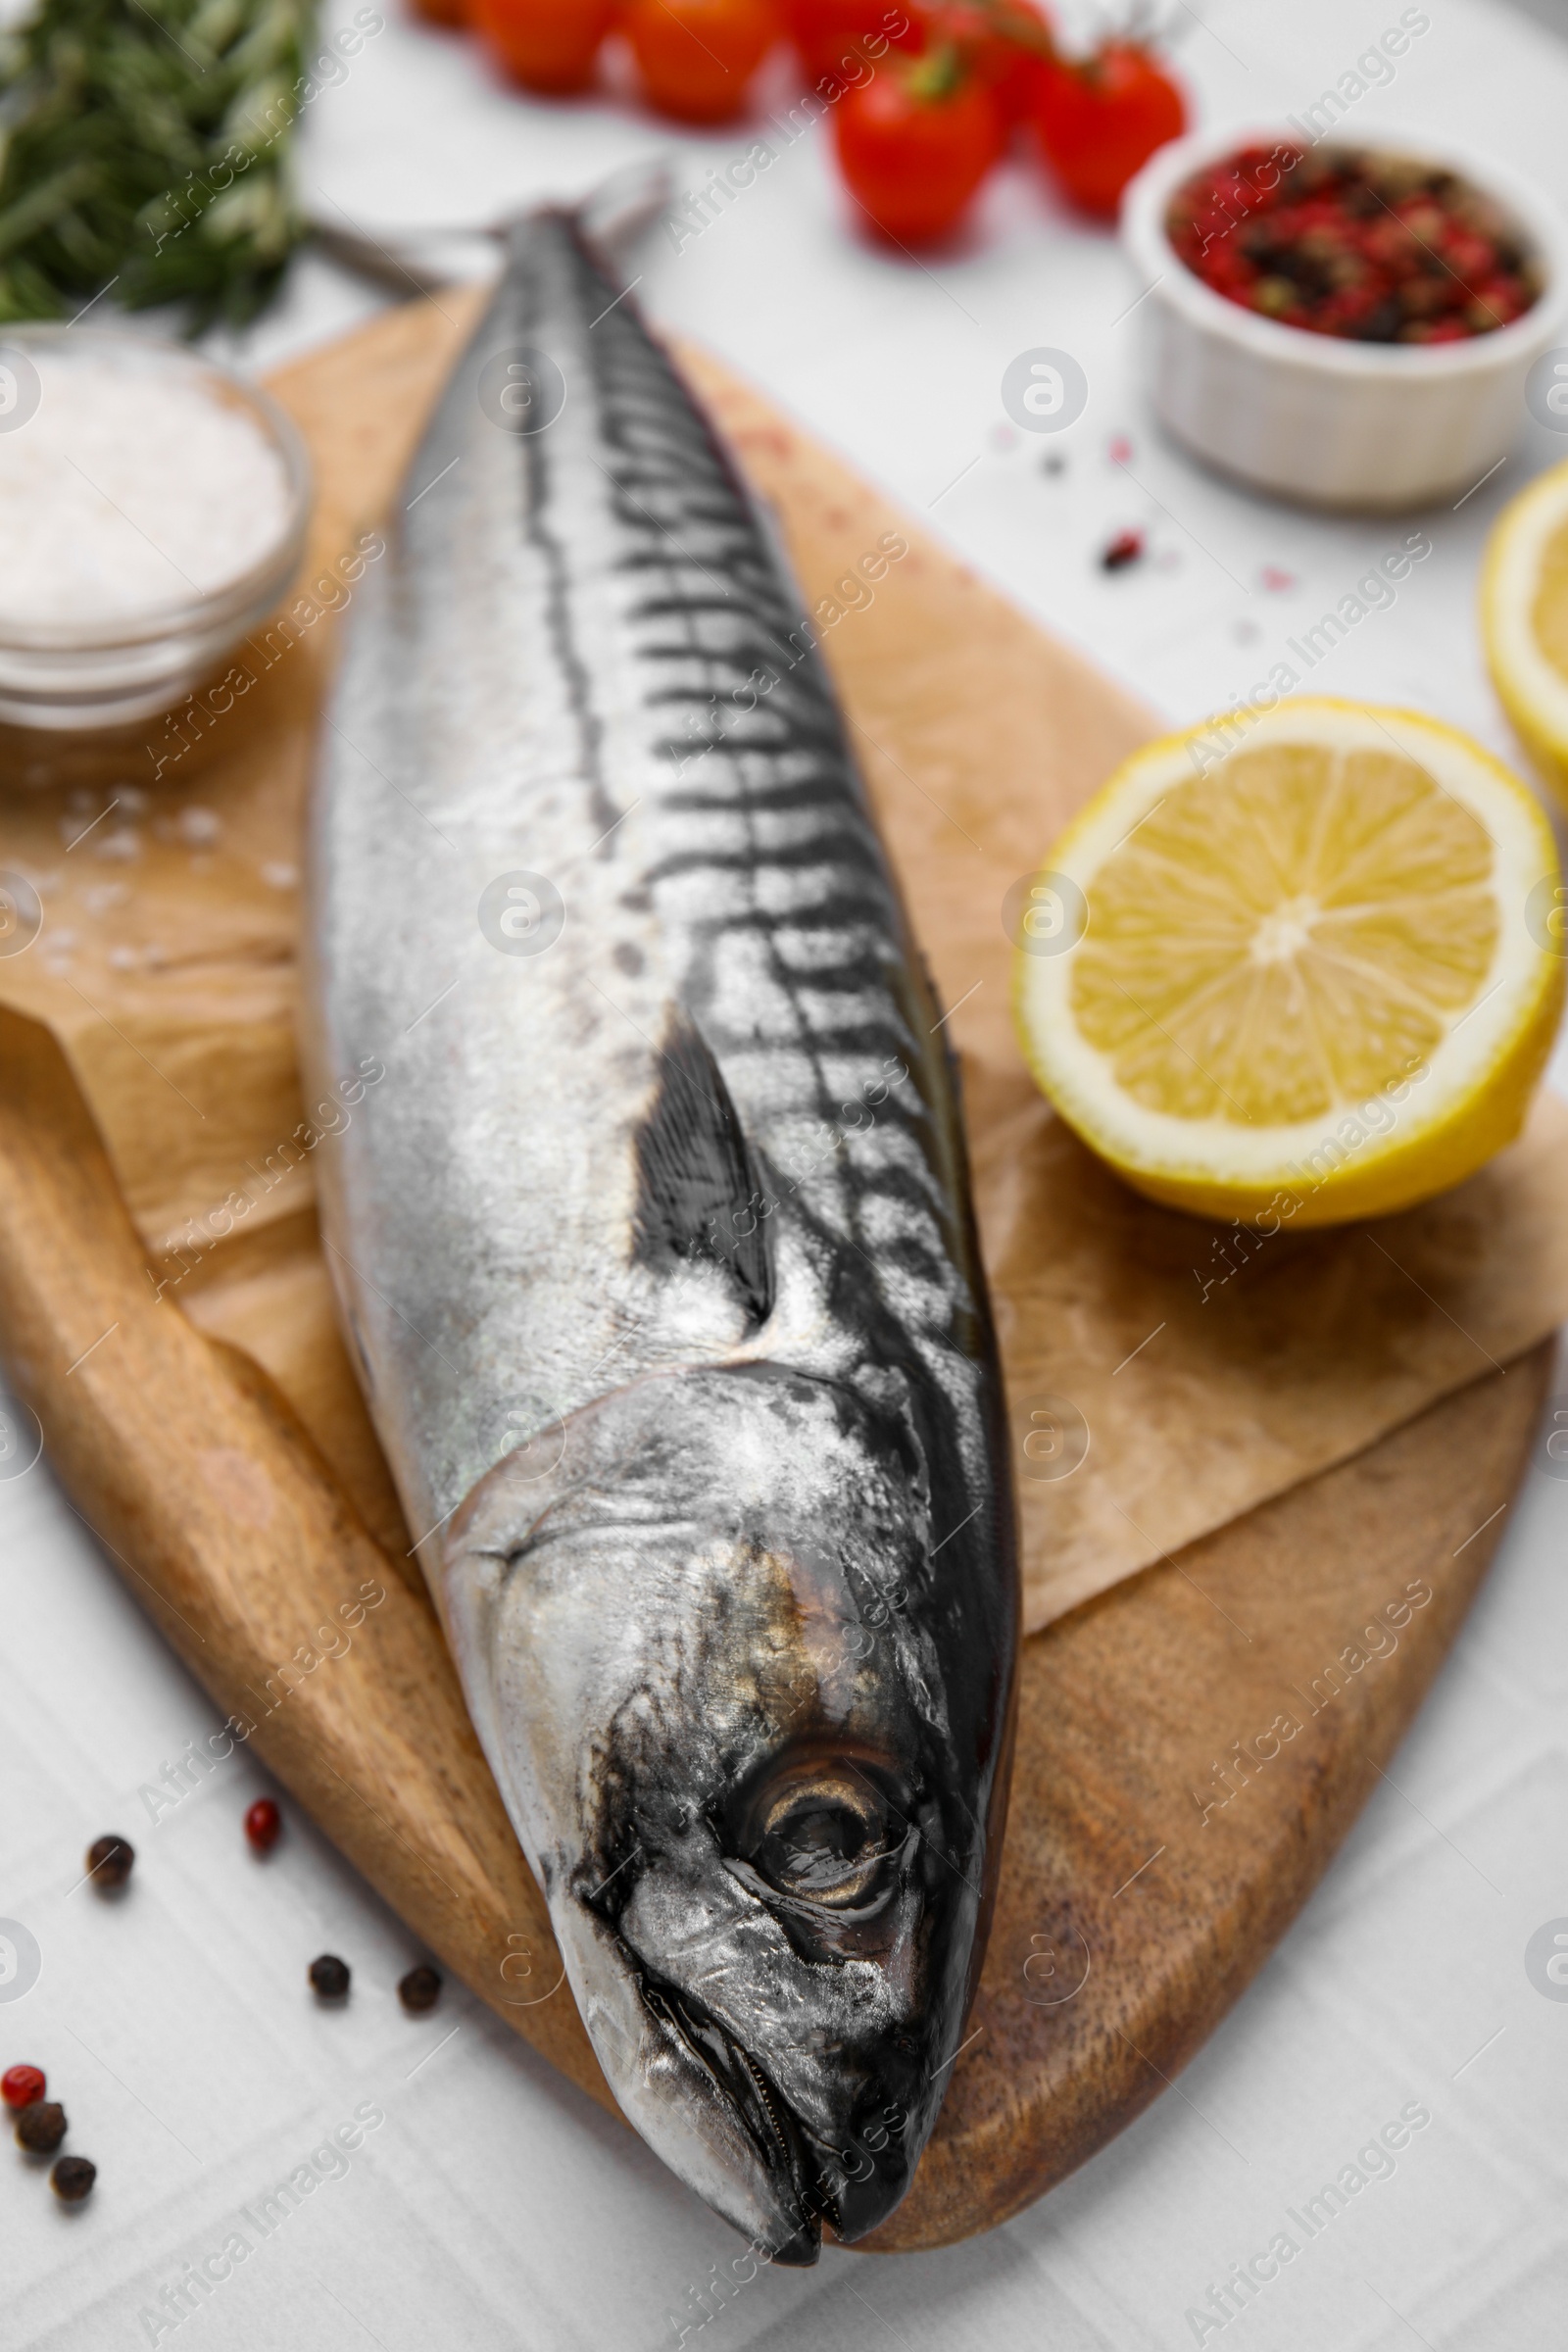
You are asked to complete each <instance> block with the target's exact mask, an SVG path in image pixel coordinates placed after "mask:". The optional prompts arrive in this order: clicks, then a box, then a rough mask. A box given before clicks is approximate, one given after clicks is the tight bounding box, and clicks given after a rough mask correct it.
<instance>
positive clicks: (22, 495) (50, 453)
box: [0, 337, 290, 628]
mask: <svg viewBox="0 0 1568 2352" xmlns="http://www.w3.org/2000/svg"><path fill="white" fill-rule="evenodd" d="M30 356H32V357H33V359H34V362H35V365H36V368H37V374H38V400H37V406H36V408H35V409H34V411H33V413H32V414H31V415H30V416H29V417H27V418H26V419H25V422H24V423H22V424H20V425H18V426H17V427H16V428H15V429H13V430H11V431H9V432H4V431H0V550H3V551H4V561H3V562H0V625H3V624H4V623H6V622H15V623H20V624H22V625H23V626H24V627H25V626H29V625H30V626H35V627H36V626H40V625H43V626H58V625H60V624H61V623H66V624H69V625H72V626H80V627H83V628H93V627H95V626H100V625H105V624H107V625H110V626H113V625H114V624H117V623H121V622H123V623H126V624H129V625H130V626H132V627H134V626H135V624H136V623H138V622H139V621H142V620H144V619H146V618H148V617H150V616H152V615H154V614H156V613H159V612H162V611H168V610H169V609H170V608H172V607H177V606H180V605H190V604H192V603H199V602H200V600H201V599H202V598H203V597H207V596H212V595H214V594H215V593H217V592H218V591H220V590H221V589H224V588H227V587H230V586H231V585H232V584H233V583H234V582H235V581H237V580H239V579H241V578H243V577H244V575H245V574H246V573H247V572H249V571H250V570H251V569H252V568H253V566H254V565H256V564H259V563H261V562H263V561H264V560H265V558H266V557H267V556H268V554H269V553H270V551H271V550H272V549H273V548H275V547H276V546H277V543H278V541H279V540H280V538H281V537H282V535H283V533H284V531H285V529H286V528H287V526H288V522H289V515H290V488H289V481H288V476H287V473H286V471H285V468H284V464H283V460H282V457H281V455H280V453H279V452H278V450H277V449H276V448H275V447H274V446H273V445H272V443H271V442H270V440H269V439H268V438H267V435H266V434H265V432H264V431H263V430H262V427H261V426H260V424H259V423H257V421H256V420H255V419H254V418H253V417H251V416H250V415H249V413H248V412H247V411H246V410H245V409H244V408H242V407H241V406H240V405H239V404H238V403H237V402H230V401H228V400H225V398H224V397H223V393H222V389H221V384H220V382H219V381H218V379H216V378H212V377H208V376H206V375H204V374H203V373H202V372H201V371H200V369H199V368H196V367H194V366H193V365H192V362H191V359H190V357H188V356H187V355H186V354H184V353H173V354H167V355H166V354H165V353H164V352H163V351H161V350H160V349H159V347H158V346H157V345H155V344H151V343H149V345H148V346H147V348H146V350H145V351H142V350H138V349H136V348H135V347H134V345H133V344H132V343H131V341H130V339H129V338H128V337H120V338H117V339H116V344H115V347H114V348H112V349H106V348H104V346H103V345H102V344H97V343H94V342H93V341H91V340H89V339H87V338H83V339H82V341H81V342H80V344H79V345H78V346H76V347H75V348H73V347H72V345H71V344H70V343H69V342H67V341H65V340H62V341H61V343H60V344H58V345H56V346H53V347H49V348H42V347H37V346H35V347H33V350H32V353H31V355H30Z"/></svg>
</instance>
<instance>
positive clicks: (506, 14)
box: [419, 0, 614, 98]
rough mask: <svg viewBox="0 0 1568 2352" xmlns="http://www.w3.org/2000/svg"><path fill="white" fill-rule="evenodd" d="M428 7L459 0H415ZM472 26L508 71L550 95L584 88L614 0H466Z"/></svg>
mask: <svg viewBox="0 0 1568 2352" xmlns="http://www.w3.org/2000/svg"><path fill="white" fill-rule="evenodd" d="M419 6H420V7H421V8H424V9H425V10H426V11H427V12H428V11H431V10H434V9H437V8H440V7H442V6H448V7H453V8H461V7H462V6H463V0H419ZM470 10H471V15H472V20H473V23H474V25H475V26H476V28H477V30H478V31H479V33H480V34H481V35H482V37H483V38H484V39H485V40H486V41H487V42H488V43H489V45H490V47H491V48H492V49H493V50H494V51H495V53H496V56H497V57H498V58H499V59H500V60H501V63H502V65H503V66H505V68H506V70H507V72H508V73H510V74H512V76H513V77H514V79H515V80H516V81H520V82H521V83H522V84H523V85H524V87H525V88H527V89H530V90H542V91H544V92H545V94H546V95H547V96H549V97H552V98H564V97H569V96H570V95H571V94H572V92H573V91H576V90H585V89H587V87H588V85H589V83H590V82H591V81H592V80H593V77H594V68H595V65H596V63H597V61H598V57H599V49H600V44H601V42H602V41H603V40H604V37H605V35H606V33H607V32H608V31H609V30H610V25H611V19H612V18H613V15H614V0H470Z"/></svg>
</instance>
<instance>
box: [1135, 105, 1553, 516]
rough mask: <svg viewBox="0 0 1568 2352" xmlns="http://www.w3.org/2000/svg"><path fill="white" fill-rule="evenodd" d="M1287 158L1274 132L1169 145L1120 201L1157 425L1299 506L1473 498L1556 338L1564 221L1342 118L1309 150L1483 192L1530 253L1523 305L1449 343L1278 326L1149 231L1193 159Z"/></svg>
mask: <svg viewBox="0 0 1568 2352" xmlns="http://www.w3.org/2000/svg"><path fill="white" fill-rule="evenodd" d="M1285 144H1288V145H1294V146H1297V147H1299V146H1300V145H1301V144H1302V142H1301V139H1300V137H1299V133H1295V132H1292V131H1289V130H1286V129H1283V128H1281V127H1280V126H1279V125H1278V124H1275V125H1272V126H1269V127H1267V128H1263V129H1259V128H1258V127H1257V126H1256V125H1255V124H1251V123H1242V124H1239V125H1238V124H1232V125H1230V126H1229V127H1228V128H1223V129H1215V130H1203V131H1200V132H1196V133H1194V134H1193V135H1192V136H1190V137H1188V138H1185V139H1176V140H1173V141H1172V143H1171V144H1170V145H1169V146H1168V147H1162V148H1161V149H1160V150H1159V152H1158V154H1157V155H1155V156H1153V157H1152V159H1151V160H1150V162H1149V163H1147V164H1146V165H1145V167H1144V169H1143V171H1142V172H1140V173H1139V174H1138V177H1137V178H1136V179H1135V180H1134V181H1133V183H1132V185H1131V187H1129V189H1128V190H1127V192H1126V195H1125V197H1124V198H1123V200H1122V214H1121V223H1122V238H1123V242H1124V243H1125V245H1126V248H1127V250H1128V252H1129V253H1130V254H1131V256H1132V259H1133V262H1134V265H1135V266H1136V268H1137V270H1139V273H1140V275H1141V276H1142V278H1143V280H1144V284H1145V286H1146V288H1147V289H1148V292H1147V295H1146V299H1145V301H1144V304H1143V310H1144V314H1145V319H1146V324H1145V329H1144V332H1145V336H1146V338H1147V344H1146V349H1147V360H1148V370H1149V383H1150V389H1151V393H1152V399H1153V403H1154V409H1155V413H1156V415H1157V416H1158V417H1159V418H1160V420H1161V422H1162V423H1163V424H1164V425H1165V426H1166V427H1167V428H1168V429H1169V431H1170V432H1172V433H1173V434H1174V435H1175V436H1176V438H1177V439H1178V440H1179V441H1182V442H1184V443H1185V444H1186V446H1187V447H1188V448H1189V449H1190V450H1192V451H1193V452H1194V453H1195V455H1197V456H1198V457H1200V458H1201V459H1203V460H1204V461H1205V463H1207V464H1208V465H1210V466H1215V467H1217V468H1218V469H1219V470H1220V471H1221V472H1224V473H1228V474H1234V475H1237V476H1239V477H1240V479H1241V480H1243V481H1245V482H1250V483H1251V484H1253V485H1254V486H1255V487H1257V488H1258V489H1262V490H1269V491H1272V492H1274V493H1275V494H1276V495H1278V496H1280V497H1283V498H1289V499H1296V500H1299V501H1300V502H1301V503H1303V504H1305V505H1308V506H1315V507H1338V508H1344V509H1350V510H1360V511H1375V510H1379V509H1382V510H1390V509H1397V508H1400V507H1414V506H1420V505H1422V504H1424V503H1425V502H1427V501H1428V500H1436V499H1440V498H1446V497H1450V498H1451V497H1453V496H1456V495H1457V494H1459V493H1460V492H1463V491H1465V490H1468V489H1470V488H1472V487H1473V486H1474V485H1475V484H1476V483H1477V482H1479V481H1480V480H1481V478H1482V476H1483V475H1484V474H1485V473H1486V472H1487V470H1488V468H1489V467H1491V466H1495V465H1496V464H1497V462H1498V460H1499V459H1501V458H1502V457H1504V456H1506V454H1507V452H1508V451H1509V449H1511V448H1512V446H1513V443H1514V440H1515V438H1516V437H1517V435H1518V433H1519V431H1520V429H1521V428H1522V426H1523V424H1524V421H1525V415H1526V410H1525V378H1526V377H1527V376H1528V375H1529V373H1530V370H1531V368H1532V367H1533V366H1534V365H1535V363H1536V361H1537V360H1538V359H1539V358H1540V357H1541V355H1542V353H1543V352H1545V351H1548V350H1550V349H1551V347H1552V345H1553V343H1554V342H1555V341H1556V339H1557V338H1558V336H1559V334H1560V333H1561V331H1562V326H1563V319H1564V314H1565V310H1568V224H1565V223H1564V221H1563V220H1562V218H1561V216H1560V215H1559V214H1558V213H1557V212H1556V211H1555V210H1554V209H1553V208H1552V207H1551V206H1550V205H1549V204H1547V203H1546V202H1545V200H1544V198H1543V197H1541V196H1540V195H1538V194H1537V193H1536V192H1535V190H1533V189H1532V188H1530V187H1529V186H1528V185H1526V184H1525V183H1524V182H1523V181H1521V180H1518V179H1516V178H1515V177H1514V176H1513V174H1512V172H1508V171H1505V170H1504V169H1503V167H1502V166H1501V165H1498V164H1494V163H1492V162H1490V161H1489V160H1488V159H1487V158H1485V157H1481V156H1474V155H1471V154H1469V153H1468V152H1466V151H1464V150H1462V149H1460V148H1457V147H1455V146H1453V145H1451V144H1450V143H1449V142H1448V141H1446V140H1439V139H1433V138H1428V137H1426V136H1423V135H1421V134H1418V133H1416V132H1414V131H1410V130H1405V129H1394V128H1390V127H1389V126H1388V125H1387V124H1382V123H1368V124H1366V125H1365V126H1364V127H1363V125H1362V124H1361V123H1358V122H1347V123H1345V124H1344V126H1343V135H1342V136H1337V137H1335V138H1333V139H1331V140H1327V141H1325V142H1324V144H1325V146H1340V147H1346V148H1359V149H1370V150H1372V151H1373V152H1375V153H1379V154H1384V155H1391V156H1398V157H1401V158H1413V159H1415V160H1416V161H1419V162H1423V163H1428V162H1429V163H1432V164H1435V165H1438V166H1441V167H1443V168H1445V169H1446V170H1448V171H1452V172H1457V173H1458V174H1459V175H1460V176H1461V177H1462V178H1464V179H1466V180H1468V181H1470V183H1471V184H1472V185H1473V186H1474V187H1476V188H1478V189H1479V190H1481V191H1482V192H1483V193H1484V194H1486V195H1490V196H1494V197H1495V198H1496V200H1497V202H1498V203H1499V204H1501V205H1502V206H1503V208H1504V209H1505V210H1506V211H1507V212H1508V213H1509V214H1510V215H1511V216H1512V218H1513V219H1514V221H1516V223H1517V224H1518V226H1519V227H1520V228H1521V229H1522V230H1523V232H1524V234H1525V237H1526V238H1527V240H1528V241H1529V243H1530V245H1531V246H1532V247H1533V248H1534V251H1535V256H1536V259H1537V261H1538V263H1539V265H1540V268H1541V271H1542V276H1543V281H1544V282H1543V286H1542V292H1541V296H1540V299H1539V300H1538V301H1537V302H1536V304H1535V306H1534V307H1533V308H1532V309H1531V310H1529V311H1527V312H1526V313H1525V315H1524V317H1523V318H1522V319H1515V320H1514V321H1513V323H1512V324H1511V325H1509V326H1500V327H1496V328H1495V329H1494V330H1493V331H1492V332H1491V333H1490V334H1484V335H1476V336H1474V337H1473V338H1471V339H1470V340H1469V341H1467V342H1464V343H1443V344H1437V345H1421V344H1401V343H1354V342H1348V341H1345V340H1342V339H1341V338H1340V337H1338V336H1334V335H1318V334H1312V333H1310V332H1309V331H1308V330H1307V329H1306V328H1304V327H1297V326H1282V325H1280V324H1279V322H1278V321H1277V320H1276V319H1264V318H1260V317H1259V316H1258V314H1257V313H1256V312H1255V311H1247V310H1243V309H1242V307H1241V306H1240V304H1238V303H1234V302H1228V301H1227V300H1226V299H1225V297H1224V296H1223V295H1222V294H1216V293H1215V292H1214V291H1213V289H1212V288H1211V287H1209V286H1205V285H1204V284H1203V282H1202V280H1201V278H1198V277H1196V276H1195V275H1194V274H1193V272H1192V271H1191V270H1189V269H1188V268H1187V266H1186V264H1185V263H1184V262H1182V261H1180V260H1179V259H1178V257H1177V254H1176V251H1175V248H1174V247H1173V246H1172V244H1171V242H1170V239H1169V237H1168V236H1167V235H1166V233H1165V216H1166V212H1167V210H1168V207H1169V204H1170V200H1171V198H1172V196H1174V194H1175V193H1176V190H1177V188H1178V187H1179V186H1180V185H1181V183H1182V181H1183V180H1184V179H1186V178H1188V177H1189V176H1190V174H1191V173H1192V172H1196V171H1199V170H1201V168H1202V167H1203V166H1204V165H1207V164H1214V163H1218V162H1220V161H1222V160H1223V158H1225V157H1226V156H1229V155H1234V154H1236V153H1238V152H1239V151H1240V150H1241V149H1242V148H1246V147H1262V148H1264V149H1267V150H1272V149H1273V148H1275V147H1277V146H1280V145H1285Z"/></svg>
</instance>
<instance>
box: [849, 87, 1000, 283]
mask: <svg viewBox="0 0 1568 2352" xmlns="http://www.w3.org/2000/svg"><path fill="white" fill-rule="evenodd" d="M940 55H941V53H940V52H938V53H935V54H934V55H933V57H932V58H931V59H926V58H921V59H918V60H917V61H916V62H915V63H913V64H912V65H905V64H904V63H903V62H902V61H901V62H900V63H899V64H898V65H894V64H892V63H891V62H888V63H886V64H884V65H883V66H882V67H881V68H880V69H879V71H878V72H877V73H876V74H875V76H874V77H873V78H872V79H871V80H870V81H866V82H861V83H860V84H859V85H858V87H857V88H855V89H853V90H850V91H849V92H848V93H847V94H846V95H845V96H844V97H843V98H841V99H840V101H839V104H838V107H837V109H836V111H835V114H834V117H833V135H834V138H835V140H836V141H837V144H838V151H839V169H840V171H841V172H843V174H844V177H845V179H846V181H847V182H848V184H849V189H850V193H851V195H852V196H854V198H855V199H856V201H857V203H858V205H859V207H860V209H861V211H862V212H863V213H864V214H865V215H866V217H867V218H868V220H870V221H871V222H872V223H873V225H874V226H875V227H877V228H879V229H881V231H882V232H883V234H884V236H888V237H891V238H892V239H893V240H894V242H895V244H899V245H927V244H929V243H930V242H931V241H932V239H933V238H936V237H941V236H945V235H946V234H947V232H948V231H949V229H951V228H953V227H954V226H955V225H956V222H957V221H959V220H960V219H961V218H962V216H963V214H964V213H965V212H966V211H967V209H968V206H969V203H970V200H971V198H972V197H973V196H974V194H975V192H976V190H977V189H978V188H979V186H980V183H981V181H982V180H983V179H984V178H985V176H986V173H987V172H989V171H990V169H991V167H992V165H993V164H994V163H995V162H996V161H997V158H998V157H999V156H1000V154H1001V153H1002V147H1003V138H1004V131H1003V123H1002V117H1001V115H1000V113H999V112H998V109H997V102H996V100H995V98H993V96H992V95H991V92H990V91H989V90H988V89H987V88H986V87H985V85H984V83H983V82H981V81H980V80H978V79H977V78H976V77H975V76H974V75H972V74H969V75H965V76H963V77H962V78H961V79H958V80H956V81H954V80H953V79H952V77H951V74H949V73H944V72H943V71H942V69H941V68H940V67H939V66H938V64H937V60H938V58H939V57H940Z"/></svg>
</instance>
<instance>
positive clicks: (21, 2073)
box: [0, 2066, 49, 2107]
mask: <svg viewBox="0 0 1568 2352" xmlns="http://www.w3.org/2000/svg"><path fill="white" fill-rule="evenodd" d="M48 2087H49V2085H48V2084H47V2082H45V2081H44V2074H43V2068H42V2067H41V2066H8V2067H7V2068H6V2071H5V2073H4V2074H3V2075H0V2099H4V2101H5V2103H6V2105H7V2106H8V2107H30V2106H31V2105H32V2103H33V2101H34V2100H35V2099H41V2098H42V2097H43V2094H44V2092H45V2091H46V2090H47V2089H48Z"/></svg>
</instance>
